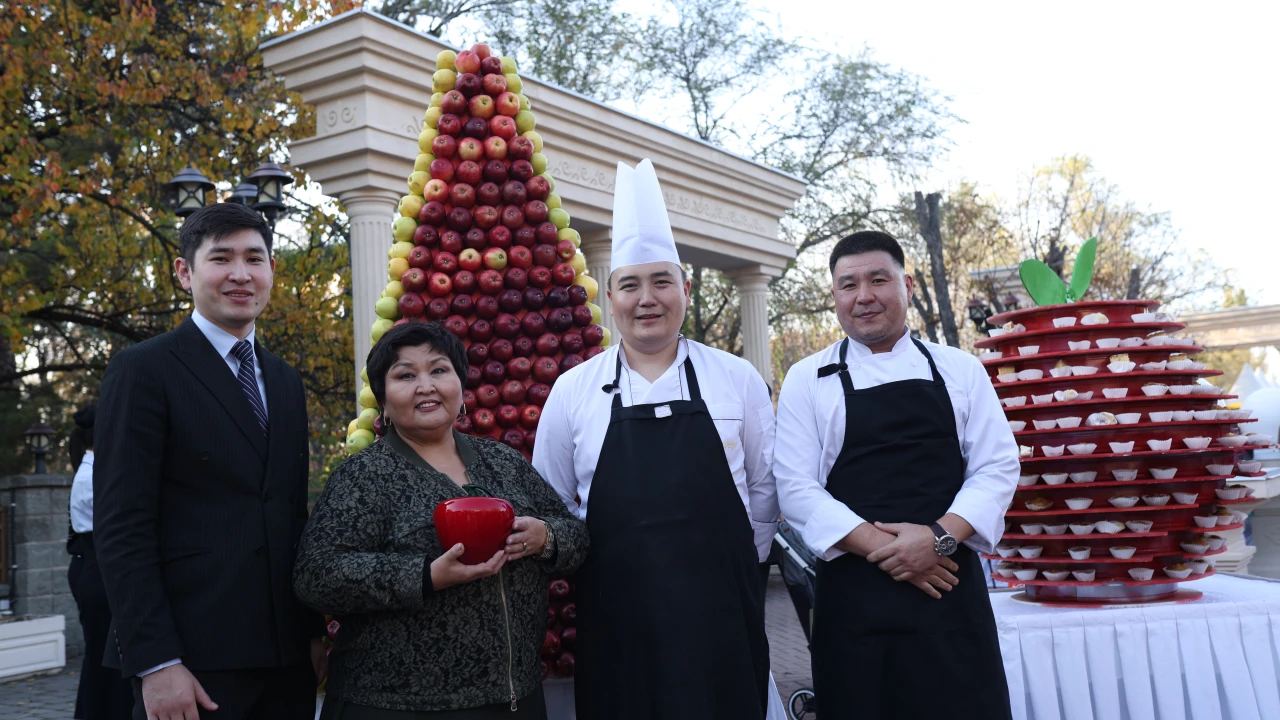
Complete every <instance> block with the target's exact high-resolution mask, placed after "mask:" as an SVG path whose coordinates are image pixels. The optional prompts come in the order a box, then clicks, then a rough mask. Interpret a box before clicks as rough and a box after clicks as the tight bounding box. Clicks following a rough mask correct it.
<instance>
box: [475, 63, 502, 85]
mask: <svg viewBox="0 0 1280 720" xmlns="http://www.w3.org/2000/svg"><path fill="white" fill-rule="evenodd" d="M480 74H481V75H484V76H485V77H488V76H490V75H497V76H498V77H502V58H500V57H498V56H496V55H490V56H489V57H486V58H482V59H481V60H480ZM503 79H504V80H505V79H506V78H503ZM503 87H504V88H505V87H506V85H505V84H504V85H503Z"/></svg>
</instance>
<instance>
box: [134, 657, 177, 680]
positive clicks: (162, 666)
mask: <svg viewBox="0 0 1280 720" xmlns="http://www.w3.org/2000/svg"><path fill="white" fill-rule="evenodd" d="M181 664H182V658H174V659H173V660H170V661H169V662H167V663H160V664H159V665H157V666H155V667H153V668H149V669H147V670H143V671H142V672H140V673H138V677H146V676H148V675H150V674H151V673H153V672H158V671H160V670H163V669H165V668H167V667H173V666H174V665H181Z"/></svg>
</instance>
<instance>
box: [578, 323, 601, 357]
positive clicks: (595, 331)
mask: <svg viewBox="0 0 1280 720" xmlns="http://www.w3.org/2000/svg"><path fill="white" fill-rule="evenodd" d="M582 340H583V342H585V343H586V344H587V347H590V348H593V349H594V348H595V347H596V346H597V345H599V344H600V343H601V342H603V341H604V328H602V327H600V326H599V325H588V326H586V327H585V328H583V329H582ZM587 352H588V353H590V352H591V351H590V350H588V351H587ZM592 357H594V356H592Z"/></svg>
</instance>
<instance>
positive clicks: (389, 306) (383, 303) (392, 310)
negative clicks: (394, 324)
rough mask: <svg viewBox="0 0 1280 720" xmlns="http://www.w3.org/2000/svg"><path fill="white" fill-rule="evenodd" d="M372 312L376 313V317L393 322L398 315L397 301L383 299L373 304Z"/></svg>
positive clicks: (387, 298) (398, 306)
mask: <svg viewBox="0 0 1280 720" xmlns="http://www.w3.org/2000/svg"><path fill="white" fill-rule="evenodd" d="M373 311H374V312H376V313H378V317H380V318H386V319H388V320H395V319H396V316H397V315H399V314H400V305H399V301H398V300H396V299H395V298H389V297H384V298H380V299H379V300H378V302H376V303H374V304H373Z"/></svg>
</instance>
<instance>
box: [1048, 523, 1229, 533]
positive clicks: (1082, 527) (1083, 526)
mask: <svg viewBox="0 0 1280 720" xmlns="http://www.w3.org/2000/svg"><path fill="white" fill-rule="evenodd" d="M1215 522H1216V521H1215ZM1095 527H1097V523H1071V532H1072V533H1073V534H1075V535H1088V534H1089V533H1091V532H1093V530H1094V528H1095Z"/></svg>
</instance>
